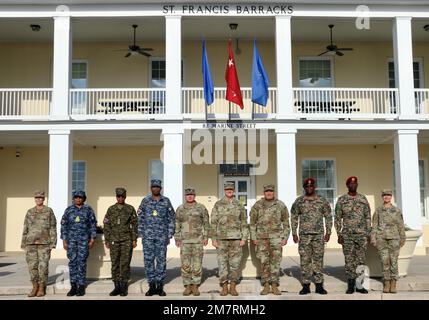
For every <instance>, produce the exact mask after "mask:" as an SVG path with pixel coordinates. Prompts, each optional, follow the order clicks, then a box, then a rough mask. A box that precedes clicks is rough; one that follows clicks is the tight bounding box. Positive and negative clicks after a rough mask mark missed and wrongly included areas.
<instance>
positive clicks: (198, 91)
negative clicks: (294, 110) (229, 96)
mask: <svg viewBox="0 0 429 320" xmlns="http://www.w3.org/2000/svg"><path fill="white" fill-rule="evenodd" d="M276 92H277V89H276V88H269V97H268V103H267V106H266V107H264V106H260V105H258V104H255V103H252V89H251V88H241V93H242V96H243V104H244V108H243V110H241V108H240V107H239V106H238V105H236V104H234V103H229V102H228V101H227V100H226V99H225V96H226V88H215V89H214V103H213V104H212V105H210V106H208V107H207V106H206V103H205V100H204V89H203V88H182V109H183V117H184V118H185V119H186V118H188V119H189V118H190V119H198V118H204V117H205V116H206V109H207V118H209V119H210V118H213V119H228V118H229V117H231V118H239V119H251V118H273V117H275V113H276V112H277V107H276V106H277V101H276V100H277V99H276V97H277V94H276Z"/></svg>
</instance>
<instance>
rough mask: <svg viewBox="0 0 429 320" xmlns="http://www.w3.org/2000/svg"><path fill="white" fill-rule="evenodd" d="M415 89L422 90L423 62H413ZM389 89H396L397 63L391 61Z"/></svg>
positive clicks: (415, 60)
mask: <svg viewBox="0 0 429 320" xmlns="http://www.w3.org/2000/svg"><path fill="white" fill-rule="evenodd" d="M413 75H414V88H416V89H418V88H422V86H423V84H422V61H421V60H420V59H419V60H417V59H414V62H413ZM389 88H396V81H395V63H394V62H393V61H389Z"/></svg>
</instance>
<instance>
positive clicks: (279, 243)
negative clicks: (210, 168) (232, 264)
mask: <svg viewBox="0 0 429 320" xmlns="http://www.w3.org/2000/svg"><path fill="white" fill-rule="evenodd" d="M274 190H275V187H274V185H273V184H266V185H264V197H263V198H262V199H260V200H259V201H257V202H256V203H255V204H254V205H253V207H252V209H251V210H250V238H251V239H252V241H253V244H254V245H255V246H256V255H257V257H258V258H259V259H260V260H261V266H262V274H261V280H262V281H261V282H262V285H263V286H264V288H263V289H262V291H261V295H266V294H268V293H270V292H272V293H273V294H275V295H280V294H281V292H280V290H279V289H278V287H279V283H280V280H279V273H280V263H281V261H282V249H283V246H285V245H286V243H287V239H288V238H289V233H290V227H289V211H288V209H287V207H286V205H285V204H284V203H283V202H282V201H280V200H278V199H276V198H275V197H274ZM270 285H271V289H270Z"/></svg>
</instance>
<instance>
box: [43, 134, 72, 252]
mask: <svg viewBox="0 0 429 320" xmlns="http://www.w3.org/2000/svg"><path fill="white" fill-rule="evenodd" d="M72 159H73V140H72V134H71V132H70V130H50V131H49V193H48V200H49V203H48V205H49V207H51V208H52V210H53V211H54V213H55V217H56V218H57V229H58V245H57V248H61V246H59V243H60V241H61V240H60V221H61V217H62V216H63V213H64V210H65V209H66V207H67V206H69V205H70V203H71V180H72V179H71V177H72Z"/></svg>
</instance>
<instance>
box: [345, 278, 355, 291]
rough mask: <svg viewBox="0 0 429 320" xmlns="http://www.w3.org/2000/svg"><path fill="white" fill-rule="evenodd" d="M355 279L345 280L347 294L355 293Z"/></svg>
mask: <svg viewBox="0 0 429 320" xmlns="http://www.w3.org/2000/svg"><path fill="white" fill-rule="evenodd" d="M355 285H356V279H347V291H346V293H347V294H352V293H354V292H355Z"/></svg>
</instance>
